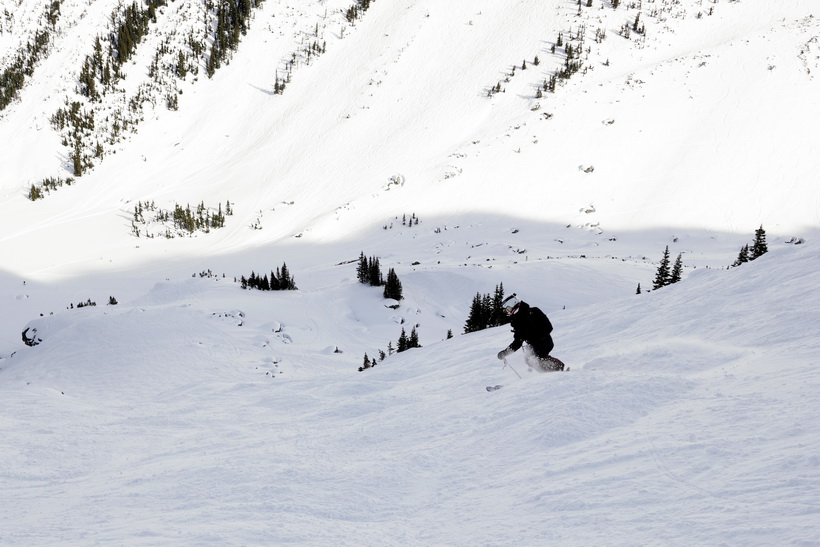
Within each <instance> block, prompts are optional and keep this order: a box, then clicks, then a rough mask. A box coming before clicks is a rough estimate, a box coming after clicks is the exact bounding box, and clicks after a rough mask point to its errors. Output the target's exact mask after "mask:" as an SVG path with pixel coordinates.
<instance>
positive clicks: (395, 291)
mask: <svg viewBox="0 0 820 547" xmlns="http://www.w3.org/2000/svg"><path fill="white" fill-rule="evenodd" d="M384 297H385V298H392V299H393V300H401V299H402V298H404V296H403V295H402V287H401V281H399V276H398V275H396V270H394V269H393V268H390V271H388V272H387V283H385V284H384Z"/></svg>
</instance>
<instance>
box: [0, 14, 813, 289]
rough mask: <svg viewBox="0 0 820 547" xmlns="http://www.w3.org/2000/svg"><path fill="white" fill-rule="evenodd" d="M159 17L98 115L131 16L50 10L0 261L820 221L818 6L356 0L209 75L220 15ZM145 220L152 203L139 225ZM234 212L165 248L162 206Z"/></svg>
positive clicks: (286, 26) (80, 262) (9, 145)
mask: <svg viewBox="0 0 820 547" xmlns="http://www.w3.org/2000/svg"><path fill="white" fill-rule="evenodd" d="M154 4H156V5H158V6H159V7H157V8H156V9H155V10H154V12H153V13H154V19H153V20H152V19H150V18H149V19H147V20H146V21H147V22H146V27H145V28H146V30H145V31H144V36H143V37H142V40H141V41H140V42H139V43H138V45H137V46H135V50H134V53H133V54H131V55H130V56H129V58H128V60H127V62H126V63H125V64H124V65H123V67H122V68H121V72H122V73H123V74H124V76H123V78H122V80H117V82H116V84H114V85H113V88H112V91H110V92H107V93H102V92H99V90H98V92H99V93H98V94H99V95H100V98H99V99H98V100H96V101H95V100H92V99H90V98H88V97H85V96H83V95H82V94H81V93H80V94H79V95H78V93H79V92H80V91H82V90H84V89H86V87H87V86H85V84H83V82H84V81H86V80H84V79H83V78H84V76H83V66H84V61H83V60H84V59H86V60H87V64H91V65H94V61H93V59H94V48H95V37H97V36H103V37H105V36H107V34H106V33H110V32H111V29H110V28H109V27H111V26H112V23H111V19H112V18H115V17H113V15H112V13H113V12H115V11H116V9H115V7H116V4H115V3H113V2H110V3H108V4H105V5H103V4H99V3H97V4H95V5H94V9H93V10H91V9H90V7H88V6H85V4H83V3H81V2H75V1H73V0H63V1H61V2H60V15H59V18H57V20H56V23H55V24H54V28H55V30H54V32H52V45H51V46H50V47H49V48H47V49H46V50H45V51H44V52H43V53H42V55H41V57H42V59H41V60H40V62H39V63H38V64H36V66H35V68H34V71H33V74H32V76H31V77H29V78H27V79H26V83H25V86H24V87H23V89H22V90H21V91H20V97H19V99H18V100H16V101H14V102H12V104H10V105H9V106H8V107H7V108H6V109H5V110H4V111H3V113H2V118H0V141H2V142H3V143H4V154H6V155H5V156H4V157H6V158H11V160H6V161H4V169H3V176H2V180H1V181H0V185H1V186H2V195H0V213H2V214H0V233H1V234H2V241H0V254H2V256H4V257H10V258H7V259H6V261H5V262H4V269H6V270H9V271H11V272H13V273H15V274H17V275H21V276H25V277H29V278H31V276H35V275H45V276H48V275H52V273H54V274H57V273H59V274H61V275H62V274H69V275H77V274H83V273H84V272H88V271H90V270H94V271H99V270H100V269H101V268H102V269H104V270H107V269H110V267H109V266H105V264H118V266H114V267H115V268H135V267H137V265H140V264H145V263H146V262H153V261H155V260H160V261H164V260H166V259H165V257H167V256H168V255H172V256H175V257H179V256H188V257H191V258H194V257H196V256H199V255H201V254H203V253H207V254H208V255H209V256H213V255H221V254H225V253H231V252H234V251H236V250H238V249H241V248H246V249H249V248H255V249H258V248H259V246H260V245H262V244H279V243H282V244H285V245H291V244H292V243H295V244H302V245H305V244H314V243H316V242H327V241H330V240H334V239H337V238H339V237H357V236H356V235H355V234H357V233H358V231H359V230H369V229H372V228H374V227H379V226H382V225H384V224H385V223H386V222H388V221H389V219H391V218H393V217H395V216H396V215H402V214H405V213H407V214H409V213H412V212H415V213H416V214H417V215H419V216H421V217H422V218H426V219H435V222H436V223H440V224H444V223H451V224H452V223H454V222H458V223H463V222H464V219H465V218H467V219H470V220H471V221H473V222H475V220H476V219H477V218H480V217H483V216H485V215H487V214H494V215H501V216H502V217H510V218H516V219H527V220H535V221H538V222H543V223H546V226H545V232H546V233H547V234H549V235H548V236H547V237H548V238H549V239H554V238H556V237H558V238H561V237H563V235H564V234H563V231H564V227H565V226H567V225H570V226H573V227H579V228H582V229H588V230H591V234H590V237H591V240H592V241H596V240H595V239H594V236H595V235H603V238H601V239H599V240H597V241H601V242H604V241H608V240H609V239H610V238H611V237H612V236H616V237H621V238H623V237H624V236H625V235H628V234H630V233H632V232H633V231H635V230H646V229H650V230H658V229H659V230H661V231H663V232H664V237H668V236H669V232H670V231H673V230H674V231H676V232H678V233H677V234H675V235H680V234H681V233H685V232H691V233H692V234H693V235H695V236H698V237H703V238H704V239H705V240H708V238H709V237H713V236H715V235H716V234H721V233H729V234H737V233H739V234H746V233H749V231H751V230H753V229H754V228H756V227H757V226H758V225H760V224H765V225H766V226H767V228H768V229H769V230H770V232H772V233H776V234H777V235H778V236H785V237H787V238H788V237H791V236H805V235H806V233H807V231H811V230H814V229H816V228H817V225H818V220H819V219H818V213H817V210H818V205H820V195H819V194H818V186H817V184H816V177H815V176H814V173H816V172H817V171H818V167H820V166H818V165H817V162H818V160H817V158H818V157H820V156H818V154H817V153H816V149H815V147H816V143H815V140H813V139H810V138H806V135H811V134H813V127H812V124H813V120H815V119H817V117H818V114H820V112H817V109H818V103H817V101H816V100H815V99H814V97H816V96H817V94H818V83H817V79H816V73H817V70H818V49H817V36H818V34H820V24H818V19H817V18H816V17H815V16H814V14H813V10H814V9H815V8H814V6H813V5H812V4H811V3H809V2H804V1H799V0H790V1H787V2H779V3H777V4H776V5H775V6H769V7H767V9H765V10H762V9H761V8H760V7H759V6H757V5H755V4H754V3H751V2H728V1H722V2H713V3H709V5H708V6H707V5H705V4H703V3H701V2H696V1H694V0H689V1H684V2H678V1H675V2H672V1H666V0H663V1H658V2H652V3H646V4H640V5H639V4H636V3H634V2H633V3H624V2H621V3H620V5H618V7H617V8H616V7H614V6H613V4H612V3H610V2H603V3H602V2H593V3H592V5H591V6H589V7H588V6H586V5H583V6H578V5H577V3H576V2H564V1H558V0H554V1H550V2H544V1H540V0H539V1H535V0H529V1H526V2H495V1H489V0H488V1H483V2H474V1H457V2H448V3H447V4H446V5H443V4H442V3H440V2H434V1H431V0H429V1H427V0H425V1H418V0H416V1H410V0H397V1H393V2H386V1H380V2H373V3H371V4H369V8H368V9H367V10H366V11H364V10H362V12H361V13H360V14H359V15H358V17H357V18H356V19H355V20H353V22H352V23H351V22H350V21H349V20H348V19H347V18H346V16H345V10H346V8H347V7H348V6H347V5H346V3H344V2H330V3H328V2H313V3H307V4H305V3H304V2H298V3H292V2H265V3H262V4H260V5H258V7H256V8H255V9H254V10H253V11H252V13H251V16H250V17H249V19H248V21H247V25H246V27H247V32H246V34H244V35H240V36H239V42H238V45H237V50H236V51H234V52H231V53H230V54H229V55H228V56H227V59H226V61H225V62H224V63H222V64H221V66H220V67H219V68H218V69H216V70H215V72H214V73H213V76H212V77H211V78H209V77H208V76H207V72H208V71H209V69H210V65H209V63H210V59H211V57H210V54H209V52H210V51H212V48H213V44H214V42H215V36H219V35H218V34H217V35H214V34H213V32H214V31H215V30H217V24H216V22H215V20H210V19H209V21H211V23H209V24H208V25H210V27H209V26H208V25H205V26H202V25H200V24H199V21H200V20H201V19H203V18H205V19H207V17H212V16H214V13H210V12H209V13H205V12H203V9H204V8H203V5H202V4H201V3H199V2H195V1H193V0H190V1H186V2H173V3H169V4H167V5H164V4H163V3H161V2H155V3H154ZM297 4H298V5H297ZM142 7H143V8H144V9H145V10H148V8H149V7H150V5H149V4H146V5H145V6H142ZM4 8H5V9H6V12H7V13H8V15H7V16H6V21H7V22H6V23H5V27H4V31H3V42H2V44H3V50H2V55H0V57H1V58H2V59H3V60H4V61H3V62H4V63H5V64H8V63H9V62H10V60H13V59H14V56H15V54H16V52H17V51H18V50H17V49H15V48H19V47H20V44H21V43H22V42H23V40H24V39H23V37H24V36H28V35H32V34H33V33H34V32H36V30H35V29H36V28H37V27H36V25H38V24H39V25H40V26H41V27H43V25H45V23H44V22H43V21H47V20H48V18H47V17H44V16H39V15H38V14H39V13H41V12H43V10H46V8H47V6H46V4H45V3H44V2H34V1H32V2H24V3H21V4H13V3H12V4H8V5H6V6H4ZM120 9H124V8H120ZM146 13H147V11H146ZM120 16H121V15H120ZM12 29H13V30H14V32H12ZM209 33H211V34H209ZM103 41H104V42H105V40H103ZM319 41H321V47H320V49H321V53H315V54H310V52H315V51H317V50H316V48H319V46H318V45H317V44H318V43H319ZM106 43H107V44H108V46H109V48H112V47H113V46H114V45H117V42H116V41H111V40H109V41H108V42H106ZM559 43H560V45H559ZM175 52H176V53H175ZM180 52H181V53H180ZM197 53H198V56H197ZM180 55H181V57H180ZM103 57H104V56H103ZM536 58H537V59H538V63H537V64H536ZM89 59H90V60H89ZM183 61H184V62H183ZM228 61H230V62H229V63H228ZM102 65H106V63H105V62H104V63H102ZM102 65H101V66H102ZM183 65H184V68H185V70H184V72H185V76H184V77H183V78H180V77H179V74H178V73H179V72H180V68H179V67H180V66H183ZM94 66H96V65H94ZM106 66H107V65H106ZM525 66H526V69H525V68H524V67H525ZM100 71H101V72H104V69H99V70H98V72H100ZM98 77H99V75H98ZM285 78H287V79H288V82H287V85H286V88H285V91H284V93H282V94H278V93H276V91H277V90H279V88H280V82H283V80H284V79H285ZM98 85H102V83H101V82H100V83H98ZM84 86H85V87H84ZM550 89H552V90H550ZM86 92H87V90H86ZM539 95H540V98H539ZM783 97H789V100H788V101H786V100H783ZM72 101H76V102H77V104H78V105H80V108H79V112H80V113H85V112H86V111H89V112H91V111H93V112H96V114H95V116H94V121H95V124H94V128H91V129H89V128H88V127H85V126H83V127H82V128H81V129H78V130H77V131H78V132H79V133H77V134H78V135H80V137H79V140H78V138H77V136H76V135H75V136H72V134H66V131H67V129H63V130H59V129H58V128H57V127H55V125H54V124H53V123H52V121H51V120H52V119H53V118H54V115H55V113H57V112H58V111H59V110H60V109H65V108H66V104H68V103H71V102H72ZM171 105H173V106H172V108H174V109H176V110H169V109H168V107H169V106H171ZM123 109H124V110H123ZM89 115H90V114H89ZM80 119H86V118H85V117H83V116H80ZM69 125H70V124H69ZM115 126H116V127H119V129H120V131H119V133H118V134H117V136H116V137H114V136H112V135H111V131H112V127H115ZM120 126H122V127H120ZM67 127H68V126H67ZM132 131H133V132H132ZM61 139H63V141H65V144H63V143H61ZM72 143H74V144H72ZM97 144H99V150H100V151H101V154H102V155H101V156H100V157H96V156H95V154H96V152H97V150H98V147H97ZM78 147H79V148H78ZM77 150H80V152H81V155H82V162H81V164H82V166H83V167H82V170H83V175H82V176H81V177H76V176H75V174H74V172H73V170H74V166H73V164H74V161H73V159H72V158H73V157H74V156H75V152H76V151H77ZM86 162H87V163H89V164H91V165H92V166H88V165H86ZM71 177H74V181H73V182H72V185H71V186H67V185H63V186H58V187H56V189H54V190H52V191H48V188H46V189H45V190H44V192H43V193H44V197H43V199H37V200H36V201H31V200H30V199H29V194H30V192H31V189H32V186H34V187H40V186H41V185H42V184H44V181H49V180H50V181H51V184H52V185H54V181H55V180H58V181H66V184H67V181H68V179H69V178H71ZM144 203H146V204H148V203H150V204H151V205H152V206H154V207H156V210H154V211H152V212H149V213H146V214H143V215H138V214H136V213H135V209H137V208H139V207H140V206H141V205H142V204H144ZM227 203H230V204H231V205H232V208H233V212H234V214H233V215H232V216H229V217H228V218H227V221H226V222H225V227H224V228H220V229H218V230H213V231H211V233H209V234H204V233H201V232H199V231H197V232H196V233H195V236H196V237H194V238H187V237H177V238H176V239H175V240H172V241H166V239H165V238H166V237H167V236H171V235H176V236H179V235H180V232H179V231H178V230H177V229H175V227H174V226H173V224H172V223H171V222H169V221H163V220H158V217H160V216H161V215H159V214H158V212H164V213H165V214H167V213H169V212H171V213H172V212H173V211H174V209H175V207H176V206H181V207H183V208H185V207H186V206H187V205H190V206H191V207H193V208H195V207H196V206H197V205H198V204H201V205H203V206H204V207H205V208H206V209H207V211H208V213H209V214H211V213H213V214H216V213H217V212H218V210H219V208H220V207H225V206H226V204H227ZM260 228H261V229H260ZM557 232H561V233H557ZM182 233H183V234H184V233H185V231H184V230H183V231H182ZM66 234H72V236H73V237H72V238H70V240H69V238H67V237H66ZM150 236H155V239H149V237H150ZM294 236H300V241H296V242H294V241H293V240H292V239H291V238H293V237H294ZM80 242H82V243H80ZM137 247H139V249H137ZM32 249H37V252H32ZM653 250H654V249H646V248H642V249H634V248H633V249H632V251H633V252H641V253H648V252H651V251H653ZM64 251H65V252H66V253H69V254H70V259H69V258H67V257H65V256H62V254H63V252H64ZM270 252H274V251H270ZM554 252H555V253H559V252H561V251H560V250H558V249H556V250H555V251H554ZM615 252H617V253H622V251H620V250H617V249H616V251H615ZM101 258H102V260H100V259H101ZM67 262H70V263H71V265H69V266H67V267H64V266H63V265H64V264H66V263H67Z"/></svg>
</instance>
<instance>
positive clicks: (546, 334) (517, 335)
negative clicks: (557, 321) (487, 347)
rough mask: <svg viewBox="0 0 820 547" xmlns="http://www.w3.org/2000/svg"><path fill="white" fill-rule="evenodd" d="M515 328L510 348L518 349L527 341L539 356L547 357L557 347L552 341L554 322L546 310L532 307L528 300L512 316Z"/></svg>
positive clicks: (511, 320)
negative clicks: (546, 313)
mask: <svg viewBox="0 0 820 547" xmlns="http://www.w3.org/2000/svg"><path fill="white" fill-rule="evenodd" d="M510 325H511V326H512V329H513V341H512V344H510V349H512V350H513V351H518V350H519V348H521V345H522V344H523V343H524V342H526V343H527V344H529V345H530V347H531V348H532V349H533V351H534V352H535V354H536V355H537V356H538V357H546V356H547V355H549V354H550V352H551V351H552V348H553V347H555V344H553V342H552V336H550V333H551V332H552V323H550V320H549V318H548V317H547V316H546V315H544V312H542V311H541V310H539V309H538V308H531V307H530V305H529V304H527V303H526V302H521V304H520V305H519V307H518V311H517V312H515V313H514V314H513V315H512V317H511V318H510Z"/></svg>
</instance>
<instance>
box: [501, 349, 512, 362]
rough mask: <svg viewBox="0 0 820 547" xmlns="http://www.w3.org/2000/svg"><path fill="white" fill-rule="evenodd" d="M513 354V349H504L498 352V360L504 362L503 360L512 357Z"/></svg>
mask: <svg viewBox="0 0 820 547" xmlns="http://www.w3.org/2000/svg"><path fill="white" fill-rule="evenodd" d="M511 353H513V350H512V348H504V349H502V350H501V351H499V352H498V360H499V361H500V360H502V359H503V358H505V357H506V356H507V355H510V354H511Z"/></svg>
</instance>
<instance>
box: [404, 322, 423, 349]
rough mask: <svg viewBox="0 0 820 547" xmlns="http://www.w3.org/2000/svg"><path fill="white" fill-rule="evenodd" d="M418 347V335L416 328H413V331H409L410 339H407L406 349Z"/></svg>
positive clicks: (419, 345)
mask: <svg viewBox="0 0 820 547" xmlns="http://www.w3.org/2000/svg"><path fill="white" fill-rule="evenodd" d="M420 347H421V344H419V335H418V333H417V332H416V327H413V330H411V331H410V338H408V339H407V349H410V348H420Z"/></svg>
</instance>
